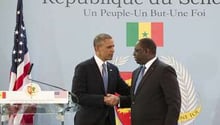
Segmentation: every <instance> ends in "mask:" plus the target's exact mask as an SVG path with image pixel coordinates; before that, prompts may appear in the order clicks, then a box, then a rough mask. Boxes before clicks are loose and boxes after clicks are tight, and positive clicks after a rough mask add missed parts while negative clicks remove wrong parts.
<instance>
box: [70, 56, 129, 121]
mask: <svg viewBox="0 0 220 125" xmlns="http://www.w3.org/2000/svg"><path fill="white" fill-rule="evenodd" d="M107 69H108V90H107V91H108V92H107V93H111V94H115V93H116V92H117V93H119V94H121V95H128V94H129V93H130V89H129V87H128V85H127V84H126V83H125V82H124V81H123V80H122V78H121V77H120V75H119V70H118V68H117V67H116V66H114V65H113V64H111V63H107ZM72 82H73V83H72V92H73V93H75V94H76V95H77V96H78V98H79V104H80V106H81V108H80V110H79V111H78V112H76V115H75V118H74V125H105V123H104V122H105V120H106V119H107V120H109V121H110V122H111V123H110V124H111V125H115V114H114V108H113V107H110V106H107V105H105V103H104V96H105V89H104V83H103V79H102V76H101V73H100V71H99V68H98V65H97V64H96V62H95V59H94V57H93V58H91V59H89V60H86V61H84V62H82V63H80V64H78V65H77V66H76V68H75V73H74V77H73V81H72Z"/></svg>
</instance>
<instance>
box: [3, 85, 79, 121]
mask: <svg viewBox="0 0 220 125" xmlns="http://www.w3.org/2000/svg"><path fill="white" fill-rule="evenodd" d="M38 87H39V86H38V85H36V84H29V85H28V86H26V88H25V90H24V91H0V121H1V125H8V123H9V119H10V117H9V116H11V115H14V114H16V115H33V119H34V125H35V123H36V122H37V121H41V118H45V117H51V116H52V119H53V120H56V122H58V123H59V125H65V114H66V113H71V114H74V113H75V112H76V111H78V110H79V109H80V106H79V105H78V104H77V102H76V100H77V99H75V100H74V101H75V102H73V101H72V98H73V99H74V98H77V97H73V96H74V95H73V94H72V93H70V92H68V91H41V90H40V88H38ZM39 116H40V117H41V118H40V117H39ZM72 121H73V120H72ZM41 124H46V123H41ZM36 125H37V124H36Z"/></svg>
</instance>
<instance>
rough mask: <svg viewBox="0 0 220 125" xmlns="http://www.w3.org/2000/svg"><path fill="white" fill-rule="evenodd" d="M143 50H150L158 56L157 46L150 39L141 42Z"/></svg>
mask: <svg viewBox="0 0 220 125" xmlns="http://www.w3.org/2000/svg"><path fill="white" fill-rule="evenodd" d="M139 43H140V46H141V48H143V49H144V50H145V51H147V49H149V50H150V51H151V52H152V53H153V54H156V51H157V46H156V44H155V42H154V41H153V40H152V39H150V38H142V39H140V40H139Z"/></svg>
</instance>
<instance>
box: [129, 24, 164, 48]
mask: <svg viewBox="0 0 220 125" xmlns="http://www.w3.org/2000/svg"><path fill="white" fill-rule="evenodd" d="M126 27H127V33H126V35H127V36H126V37H127V46H135V45H136V43H137V41H138V40H139V39H141V38H151V39H153V40H154V41H155V43H156V45H157V46H159V47H162V46H163V41H164V40H163V39H164V38H163V22H128V23H127V26H126Z"/></svg>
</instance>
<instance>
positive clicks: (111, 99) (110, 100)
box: [104, 94, 119, 106]
mask: <svg viewBox="0 0 220 125" xmlns="http://www.w3.org/2000/svg"><path fill="white" fill-rule="evenodd" d="M104 102H105V104H106V105H109V106H116V105H118V103H119V97H118V96H116V95H113V94H107V95H106V96H104Z"/></svg>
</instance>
